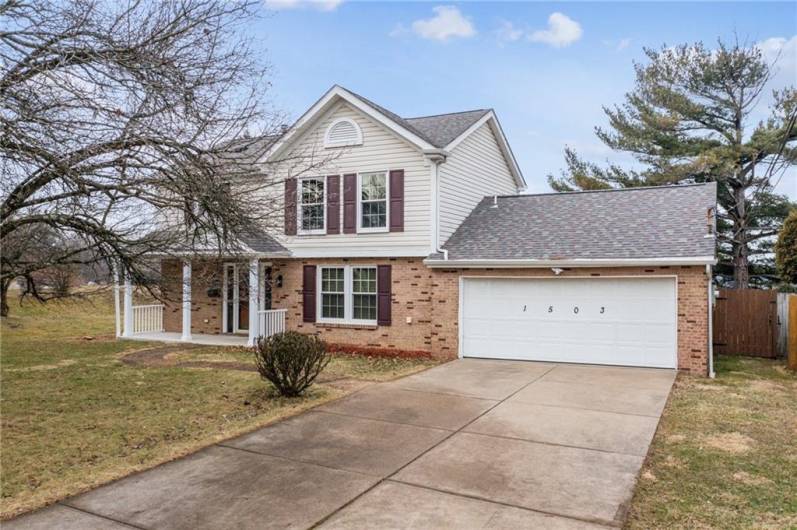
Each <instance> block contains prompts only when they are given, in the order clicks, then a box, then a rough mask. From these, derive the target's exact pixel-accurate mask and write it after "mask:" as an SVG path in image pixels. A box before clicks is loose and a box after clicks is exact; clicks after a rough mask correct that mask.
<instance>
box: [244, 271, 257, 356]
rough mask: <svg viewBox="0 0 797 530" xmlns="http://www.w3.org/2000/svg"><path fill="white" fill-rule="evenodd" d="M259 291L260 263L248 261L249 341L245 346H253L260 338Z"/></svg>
mask: <svg viewBox="0 0 797 530" xmlns="http://www.w3.org/2000/svg"><path fill="white" fill-rule="evenodd" d="M259 291H260V262H259V261H258V260H257V259H252V260H249V340H248V341H247V343H246V345H247V346H254V345H255V343H256V342H257V338H258V337H259V336H260V329H259V328H260V314H259V313H258V311H260V304H259V303H258V298H259V296H258V295H259Z"/></svg>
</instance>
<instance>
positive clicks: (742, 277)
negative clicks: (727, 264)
mask: <svg viewBox="0 0 797 530" xmlns="http://www.w3.org/2000/svg"><path fill="white" fill-rule="evenodd" d="M749 287H750V270H749V266H748V261H747V245H746V244H744V243H737V242H736V241H734V242H733V288H734V289H747V288H749Z"/></svg>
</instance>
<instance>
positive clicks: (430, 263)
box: [423, 256, 717, 268]
mask: <svg viewBox="0 0 797 530" xmlns="http://www.w3.org/2000/svg"><path fill="white" fill-rule="evenodd" d="M423 263H424V265H426V266H427V267H432V268H462V267H469V268H486V267H489V268H547V267H661V266H670V265H714V264H716V263H717V259H716V258H715V257H714V256H698V257H689V258H628V259H570V260H564V259H559V260H555V259H554V260H544V259H493V260H469V259H450V260H442V259H425V260H423Z"/></svg>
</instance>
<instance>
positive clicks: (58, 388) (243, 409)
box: [0, 296, 432, 518]
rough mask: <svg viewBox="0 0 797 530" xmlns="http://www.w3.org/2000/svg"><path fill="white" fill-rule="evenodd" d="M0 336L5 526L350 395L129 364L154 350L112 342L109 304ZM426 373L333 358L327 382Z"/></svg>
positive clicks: (246, 358) (200, 352)
mask: <svg viewBox="0 0 797 530" xmlns="http://www.w3.org/2000/svg"><path fill="white" fill-rule="evenodd" d="M1 332H2V340H0V383H2V386H1V387H0V406H1V407H2V452H1V453H0V465H1V466H2V484H0V492H1V495H2V497H1V498H2V506H1V507H0V518H8V517H10V516H13V515H15V514H18V513H20V512H22V511H27V510H30V509H33V508H36V507H39V506H42V505H45V504H48V503H51V502H54V501H55V500H58V499H60V498H63V497H66V496H69V495H73V494H75V493H78V492H80V491H83V490H86V489H89V488H91V487H94V486H97V485H99V484H102V483H104V482H108V481H110V480H113V479H116V478H119V477H122V476H125V475H127V474H129V473H132V472H134V471H137V470H141V469H146V468H149V467H152V466H154V465H157V464H158V463H161V462H165V461H168V460H171V459H174V458H177V457H179V456H183V455H185V454H188V453H191V452H193V451H196V450H197V449H199V448H201V447H204V446H207V445H209V444H211V443H214V442H216V441H219V440H222V439H225V438H229V437H231V436H234V435H237V434H240V433H243V432H246V431H248V430H252V429H254V428H256V427H258V426H262V425H265V424H267V423H269V422H272V421H275V420H276V419H279V418H283V417H286V416H289V415H292V414H296V413H298V412H300V411H302V410H306V409H307V408H310V407H313V406H316V405H319V404H321V403H323V402H326V401H328V400H330V399H334V398H336V397H339V396H341V395H343V394H344V393H345V392H346V391H347V390H344V389H345V388H346V387H345V386H344V387H341V386H331V385H327V384H318V385H315V386H314V387H312V389H311V391H310V392H309V393H308V394H307V395H306V396H304V397H302V398H296V399H285V398H280V397H277V396H275V395H274V393H273V389H272V387H271V386H270V385H268V384H266V383H264V382H263V381H262V380H261V379H260V378H259V376H258V374H256V373H252V372H242V371H234V370H221V369H219V370H216V369H203V368H185V367H177V366H173V367H162V368H151V367H138V366H135V367H133V366H128V365H125V364H123V363H122V362H121V361H120V360H119V358H120V357H121V356H123V355H124V354H125V352H130V351H133V350H136V349H141V348H146V347H149V346H152V344H147V343H142V342H132V341H117V340H114V338H113V307H112V305H111V303H110V301H109V299H108V297H107V296H97V297H94V298H93V300H92V301H85V300H84V301H78V302H71V303H63V304H48V305H47V306H41V305H38V304H34V303H27V304H24V305H23V306H22V307H19V306H16V305H13V306H12V315H11V317H9V318H8V319H4V321H3V323H2V328H1ZM90 338H91V340H89V339H90ZM175 357H177V358H179V359H185V360H205V361H211V362H213V361H223V360H240V361H242V362H251V360H252V359H251V353H249V352H247V351H243V350H238V351H236V350H225V349H218V348H197V349H196V350H190V351H184V352H181V353H177V354H176V355H175ZM431 364H432V362H431V361H428V360H426V361H407V360H390V359H368V358H362V357H356V356H336V357H335V359H334V360H333V361H332V363H331V364H330V366H329V368H328V373H325V374H324V375H325V376H326V377H327V378H331V379H334V378H338V377H342V378H354V379H361V380H385V379H390V378H394V377H398V376H401V375H406V374H408V373H411V372H413V371H417V370H421V369H423V368H425V367H427V366H429V365H431ZM352 388H354V387H352Z"/></svg>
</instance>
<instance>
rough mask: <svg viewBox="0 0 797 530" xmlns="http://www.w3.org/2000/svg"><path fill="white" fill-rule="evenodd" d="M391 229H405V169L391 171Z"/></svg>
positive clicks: (392, 230) (399, 230)
mask: <svg viewBox="0 0 797 530" xmlns="http://www.w3.org/2000/svg"><path fill="white" fill-rule="evenodd" d="M390 231H391V232H403V231H404V170H403V169H394V170H392V171H391V172H390Z"/></svg>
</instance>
